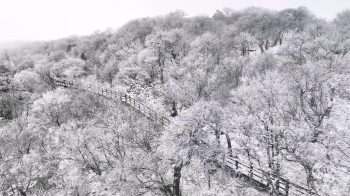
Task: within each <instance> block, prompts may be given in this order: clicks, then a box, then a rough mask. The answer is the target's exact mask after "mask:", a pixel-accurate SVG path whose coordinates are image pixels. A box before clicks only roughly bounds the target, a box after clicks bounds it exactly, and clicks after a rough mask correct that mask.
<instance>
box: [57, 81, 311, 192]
mask: <svg viewBox="0 0 350 196" xmlns="http://www.w3.org/2000/svg"><path fill="white" fill-rule="evenodd" d="M54 82H55V85H56V86H61V87H65V88H74V89H77V90H84V91H88V92H91V93H95V94H98V95H101V96H104V97H106V98H109V99H112V100H117V101H121V102H122V103H124V104H126V105H128V106H130V107H132V108H134V109H135V110H137V111H138V112H139V113H141V114H143V115H144V116H145V117H147V118H148V119H149V120H150V121H153V122H156V123H158V124H160V125H162V126H168V125H169V124H170V120H169V119H168V118H166V117H164V116H161V115H159V114H158V113H157V112H155V111H154V110H152V109H150V108H149V107H148V106H147V105H145V104H144V103H142V102H141V101H140V100H138V99H135V98H132V97H131V96H130V95H127V94H123V93H118V92H115V91H112V90H108V89H104V88H99V87H96V86H92V85H78V84H74V82H73V81H68V80H62V79H58V78H55V79H54ZM220 161H221V163H222V165H223V166H224V169H225V170H226V171H227V172H229V173H230V174H231V176H233V177H235V178H238V179H240V180H241V181H243V182H246V183H249V184H250V185H251V186H252V187H254V188H256V189H257V190H259V191H263V192H270V190H271V187H272V184H273V185H274V187H275V190H276V191H277V192H278V195H285V196H288V195H317V194H316V193H315V192H314V191H312V190H310V189H308V188H307V186H305V185H300V184H297V183H293V182H290V181H288V180H287V179H284V178H282V177H280V178H277V176H276V175H274V174H269V173H268V172H265V171H264V170H262V169H260V168H258V167H255V166H254V165H248V164H246V163H244V162H243V161H242V160H239V159H238V158H235V157H232V156H231V155H225V156H224V157H223V159H222V160H220Z"/></svg>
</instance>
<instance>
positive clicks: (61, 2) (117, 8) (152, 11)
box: [0, 0, 350, 42]
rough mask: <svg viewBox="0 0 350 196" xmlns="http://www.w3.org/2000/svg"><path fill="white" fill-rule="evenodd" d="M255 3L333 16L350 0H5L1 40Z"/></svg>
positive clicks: (84, 31)
mask: <svg viewBox="0 0 350 196" xmlns="http://www.w3.org/2000/svg"><path fill="white" fill-rule="evenodd" d="M249 6H259V7H265V8H270V9H274V10H281V9H284V8H288V7H290V8H296V7H298V6H306V7H308V8H309V9H310V10H311V11H313V12H314V13H315V14H316V15H317V16H318V17H321V18H326V19H328V20H331V19H333V18H334V17H335V16H336V13H338V12H340V11H342V10H344V9H346V8H350V0H0V25H1V26H0V42H3V41H12V40H50V39H58V38H62V37H67V36H69V35H88V34H91V33H93V32H94V31H96V30H98V29H100V30H104V29H106V28H108V27H112V28H114V29H116V28H118V27H120V26H122V25H123V24H125V23H126V22H128V21H129V20H131V19H134V18H140V17H147V16H157V15H164V14H167V13H169V12H171V11H175V10H177V9H181V10H183V11H185V12H186V13H187V14H188V16H194V15H199V14H205V15H208V16H212V15H213V14H214V13H215V11H216V10H217V9H222V8H224V7H230V8H232V9H243V8H245V7H249Z"/></svg>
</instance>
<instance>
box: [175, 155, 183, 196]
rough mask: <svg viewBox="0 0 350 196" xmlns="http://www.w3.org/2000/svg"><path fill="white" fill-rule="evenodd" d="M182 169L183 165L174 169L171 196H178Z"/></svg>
mask: <svg viewBox="0 0 350 196" xmlns="http://www.w3.org/2000/svg"><path fill="white" fill-rule="evenodd" d="M182 167H183V163H182V162H181V163H180V164H176V165H175V167H174V182H173V186H174V188H173V195H174V196H180V195H181V191H180V179H181V169H182Z"/></svg>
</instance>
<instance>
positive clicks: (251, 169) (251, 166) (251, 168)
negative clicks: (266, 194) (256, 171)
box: [249, 164, 253, 180]
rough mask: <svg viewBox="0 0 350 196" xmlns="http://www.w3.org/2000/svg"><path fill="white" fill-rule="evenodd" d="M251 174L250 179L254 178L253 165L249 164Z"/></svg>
mask: <svg viewBox="0 0 350 196" xmlns="http://www.w3.org/2000/svg"><path fill="white" fill-rule="evenodd" d="M249 176H250V180H253V165H252V164H250V166H249Z"/></svg>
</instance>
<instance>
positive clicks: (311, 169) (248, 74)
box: [0, 7, 350, 196]
mask: <svg viewBox="0 0 350 196" xmlns="http://www.w3.org/2000/svg"><path fill="white" fill-rule="evenodd" d="M111 25H113V24H111ZM349 76H350V9H347V10H343V11H341V10H339V13H338V14H337V15H336V17H335V18H334V19H333V20H331V21H327V20H325V19H321V18H317V17H316V16H315V14H313V12H312V11H310V10H309V9H308V8H306V7H298V8H288V9H284V10H281V11H276V10H270V9H265V8H261V7H249V8H246V9H243V10H234V9H231V8H224V9H222V10H217V11H216V12H215V13H213V14H212V16H205V15H199V16H194V17H188V16H187V15H186V13H185V12H183V11H181V10H177V11H174V12H171V13H169V14H167V15H163V16H157V17H147V18H139V19H134V20H131V21H129V22H128V23H126V24H125V25H123V26H122V27H120V28H118V29H112V28H108V29H106V30H104V31H96V32H94V33H92V34H91V35H88V36H70V37H66V38H62V39H58V40H52V41H37V42H29V43H25V44H22V45H21V46H17V47H12V48H7V49H2V50H1V51H0V195H4V196H10V195H13V196H17V195H18V196H29V195H37V196H44V195H45V196H51V195H62V196H63V195H69V196H82V195H84V196H85V195H112V196H124V195H126V196H129V195H145V196H155V195H168V196H180V195H181V196H196V195H198V196H202V195H203V196H214V195H220V196H225V195H227V196H228V195H235V196H251V195H252V196H254V195H256V196H260V195H262V196H263V195H266V196H268V195H270V196H277V195H322V196H323V195H325V196H346V195H349V192H350V81H349V80H350V77H349ZM57 80H60V81H66V82H67V81H69V82H71V83H73V82H74V84H75V85H79V86H85V87H86V86H89V87H93V88H95V89H108V90H110V92H111V91H113V92H117V93H121V94H125V95H126V96H128V97H130V98H132V99H133V100H134V101H135V100H137V101H138V102H140V103H142V104H143V105H145V106H147V108H149V109H151V110H152V111H154V112H155V113H156V114H157V115H159V116H162V117H164V119H167V120H168V122H167V123H166V124H164V123H159V122H158V121H154V120H152V118H151V117H150V116H147V115H144V114H142V113H140V112H139V110H137V109H135V107H134V108H133V107H131V106H130V105H128V104H126V103H125V101H124V102H123V101H120V100H119V99H108V98H106V97H105V96H101V95H100V94H99V93H93V92H91V91H87V90H81V89H79V88H70V87H67V86H66V87H64V86H60V85H57ZM139 106H140V105H139ZM238 160H239V164H238ZM230 161H231V162H230ZM244 165H246V166H247V168H246V169H244V168H243V166H244ZM253 168H254V170H255V171H257V172H259V174H261V177H259V179H257V178H256V177H254V176H253V174H254V173H251V176H249V175H243V174H244V172H245V171H246V172H248V173H249V171H252V170H253ZM254 175H255V174H254ZM242 176H243V177H242ZM262 181H264V182H266V183H265V184H264V183H263V184H260V183H261V182H262ZM282 184H283V185H282ZM265 185H266V186H265ZM298 186H300V187H303V188H296V187H298ZM288 187H290V190H289V188H288ZM293 187H294V189H293ZM282 188H283V189H282ZM297 189H298V190H297Z"/></svg>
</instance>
